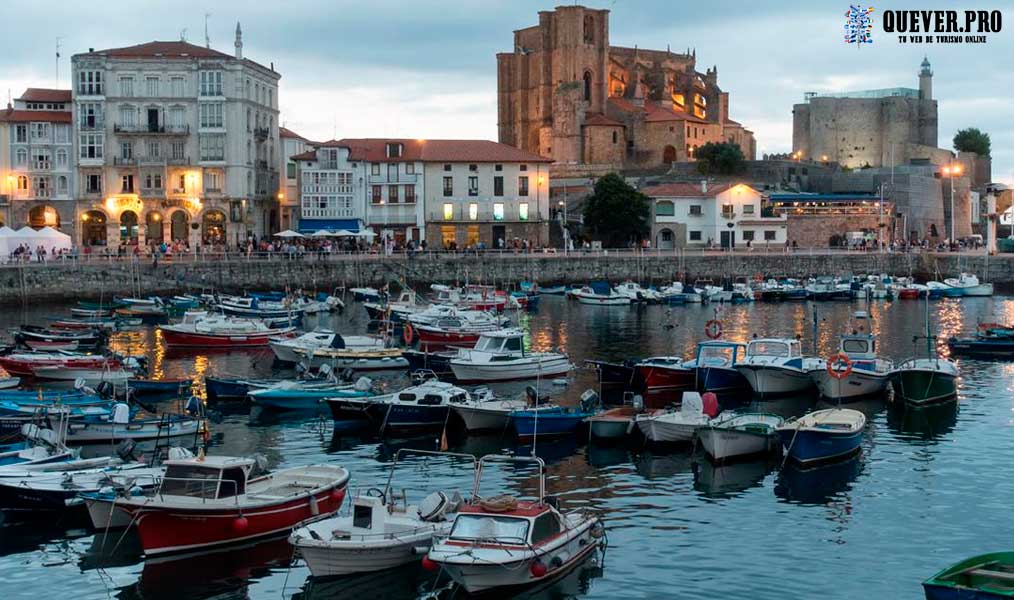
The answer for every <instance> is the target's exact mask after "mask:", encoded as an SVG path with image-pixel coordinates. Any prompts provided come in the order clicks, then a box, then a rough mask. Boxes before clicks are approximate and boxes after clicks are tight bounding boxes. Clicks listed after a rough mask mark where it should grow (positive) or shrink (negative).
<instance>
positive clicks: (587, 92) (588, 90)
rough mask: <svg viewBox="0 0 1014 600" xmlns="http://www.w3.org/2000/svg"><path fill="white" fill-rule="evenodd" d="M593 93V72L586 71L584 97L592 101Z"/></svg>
mask: <svg viewBox="0 0 1014 600" xmlns="http://www.w3.org/2000/svg"><path fill="white" fill-rule="evenodd" d="M591 94H592V74H591V71H585V72H584V99H585V100H587V101H591Z"/></svg>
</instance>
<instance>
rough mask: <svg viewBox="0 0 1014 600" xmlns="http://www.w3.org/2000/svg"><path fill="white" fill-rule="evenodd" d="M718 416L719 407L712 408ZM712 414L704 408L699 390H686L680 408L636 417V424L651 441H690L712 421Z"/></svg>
mask: <svg viewBox="0 0 1014 600" xmlns="http://www.w3.org/2000/svg"><path fill="white" fill-rule="evenodd" d="M711 410H712V412H713V413H716V414H715V416H717V407H716V408H712V409H711ZM711 419H712V415H709V414H707V413H706V412H705V410H704V400H703V399H702V398H701V395H700V394H698V393H697V392H684V393H683V403H682V405H681V406H680V409H679V410H672V411H661V412H659V411H656V412H653V413H645V414H640V415H637V416H636V417H634V424H635V425H637V428H638V429H640V430H641V433H642V434H644V437H645V438H647V439H648V441H651V442H669V443H681V442H690V441H693V439H694V434H695V433H696V432H697V430H698V429H700V428H701V427H704V426H706V425H708V424H709V423H710V422H711Z"/></svg>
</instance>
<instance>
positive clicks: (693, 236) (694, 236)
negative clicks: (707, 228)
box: [690, 231, 701, 242]
mask: <svg viewBox="0 0 1014 600" xmlns="http://www.w3.org/2000/svg"><path fill="white" fill-rule="evenodd" d="M690 241H691V242H699V241H701V232H700V231H691V232H690Z"/></svg>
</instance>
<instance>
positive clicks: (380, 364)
mask: <svg viewBox="0 0 1014 600" xmlns="http://www.w3.org/2000/svg"><path fill="white" fill-rule="evenodd" d="M292 351H293V352H295V354H296V356H298V357H299V362H300V363H302V364H303V365H305V366H306V367H307V368H309V369H319V368H320V367H321V366H323V365H329V366H330V367H331V368H332V369H334V370H336V371H340V370H342V369H354V370H356V371H380V370H386V369H404V368H406V367H408V360H406V359H405V357H404V356H402V350H401V348H375V347H345V348H311V349H305V348H292Z"/></svg>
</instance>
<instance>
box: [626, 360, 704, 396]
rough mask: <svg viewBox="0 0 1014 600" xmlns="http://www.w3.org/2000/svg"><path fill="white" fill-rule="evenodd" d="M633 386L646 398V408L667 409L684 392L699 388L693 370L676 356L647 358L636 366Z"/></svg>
mask: <svg viewBox="0 0 1014 600" xmlns="http://www.w3.org/2000/svg"><path fill="white" fill-rule="evenodd" d="M633 386H634V389H635V390H636V391H638V392H639V393H640V394H641V397H642V398H644V406H645V408H665V407H666V406H668V405H670V404H672V403H674V402H677V401H679V400H680V398H681V397H682V394H683V392H686V391H693V390H694V389H696V388H697V376H696V374H695V372H694V370H693V369H688V368H686V367H684V366H683V359H681V358H678V357H674V356H657V357H653V358H646V359H644V360H643V361H641V362H639V363H637V364H636V365H634V376H633Z"/></svg>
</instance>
